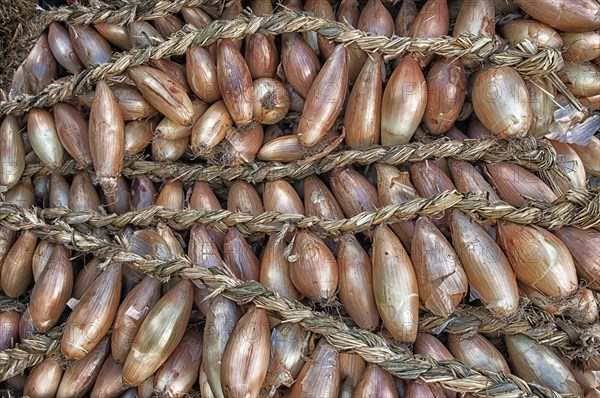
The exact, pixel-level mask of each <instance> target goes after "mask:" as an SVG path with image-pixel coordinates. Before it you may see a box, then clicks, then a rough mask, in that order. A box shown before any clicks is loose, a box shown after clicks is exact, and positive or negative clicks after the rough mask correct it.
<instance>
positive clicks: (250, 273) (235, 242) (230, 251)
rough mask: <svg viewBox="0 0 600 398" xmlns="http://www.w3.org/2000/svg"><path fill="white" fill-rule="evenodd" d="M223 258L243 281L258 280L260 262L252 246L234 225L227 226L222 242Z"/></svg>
mask: <svg viewBox="0 0 600 398" xmlns="http://www.w3.org/2000/svg"><path fill="white" fill-rule="evenodd" d="M223 259H224V260H225V263H226V264H227V265H228V266H229V268H230V269H231V271H232V272H233V274H234V275H235V276H237V277H238V278H240V279H241V280H243V281H258V280H259V279H260V278H259V275H260V262H259V260H258V258H257V257H256V255H255V254H254V250H252V246H250V244H248V242H246V239H244V235H242V233H241V232H240V231H239V230H238V229H237V228H235V227H232V228H229V231H228V232H227V235H225V241H224V242H223Z"/></svg>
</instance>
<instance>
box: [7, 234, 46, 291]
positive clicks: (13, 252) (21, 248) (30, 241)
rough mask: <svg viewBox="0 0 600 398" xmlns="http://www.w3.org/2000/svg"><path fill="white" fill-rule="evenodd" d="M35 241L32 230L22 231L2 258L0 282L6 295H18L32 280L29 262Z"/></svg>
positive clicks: (31, 258) (30, 261)
mask: <svg viewBox="0 0 600 398" xmlns="http://www.w3.org/2000/svg"><path fill="white" fill-rule="evenodd" d="M37 241H38V238H37V236H36V235H34V234H33V233H32V232H29V231H25V232H23V233H22V234H21V235H20V236H19V238H18V239H17V240H16V241H15V243H14V244H13V245H12V247H11V248H10V250H9V252H8V254H7V255H6V257H5V258H4V262H3V264H2V276H1V277H0V282H1V286H2V290H3V291H4V294H5V295H6V296H8V297H11V298H16V297H19V296H20V295H22V294H23V293H25V291H26V290H27V288H28V287H29V284H30V283H31V281H32V280H33V271H32V269H31V263H32V260H33V254H34V252H35V247H36V245H37Z"/></svg>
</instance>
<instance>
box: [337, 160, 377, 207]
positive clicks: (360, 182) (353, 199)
mask: <svg viewBox="0 0 600 398" xmlns="http://www.w3.org/2000/svg"><path fill="white" fill-rule="evenodd" d="M329 183H330V184H331V190H332V192H333V194H334V195H335V197H336V199H337V201H338V203H339V205H340V207H341V208H342V210H343V211H344V214H345V215H346V217H353V216H355V215H356V214H358V213H361V212H365V211H374V210H375V209H377V208H378V207H379V198H378V197H377V190H376V189H375V187H374V186H373V185H372V184H371V183H370V182H369V180H367V179H366V178H365V177H364V176H363V175H362V174H360V173H359V172H358V171H356V170H354V169H351V168H349V167H344V168H340V167H336V168H335V169H333V170H332V171H331V173H330V175H329Z"/></svg>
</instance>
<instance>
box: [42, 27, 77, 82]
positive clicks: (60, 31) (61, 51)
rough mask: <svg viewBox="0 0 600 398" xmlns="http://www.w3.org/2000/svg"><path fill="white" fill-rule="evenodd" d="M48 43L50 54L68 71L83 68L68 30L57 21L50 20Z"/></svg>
mask: <svg viewBox="0 0 600 398" xmlns="http://www.w3.org/2000/svg"><path fill="white" fill-rule="evenodd" d="M48 45H49V46H50V50H51V51H52V55H54V58H55V59H56V60H57V61H58V63H59V64H61V65H62V66H63V67H64V68H65V69H67V70H68V71H69V72H70V73H73V74H75V73H78V72H81V71H82V70H83V64H82V63H81V61H80V60H79V57H77V53H76V52H75V48H74V47H73V43H71V38H70V37H69V32H68V31H67V29H65V28H64V27H63V26H62V25H61V24H59V23H58V22H52V23H51V24H50V27H49V28H48Z"/></svg>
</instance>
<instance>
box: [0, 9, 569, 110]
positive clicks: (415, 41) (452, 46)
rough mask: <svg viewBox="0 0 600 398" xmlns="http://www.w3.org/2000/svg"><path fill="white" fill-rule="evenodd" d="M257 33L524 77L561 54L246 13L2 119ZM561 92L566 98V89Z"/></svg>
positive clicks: (121, 61)
mask: <svg viewBox="0 0 600 398" xmlns="http://www.w3.org/2000/svg"><path fill="white" fill-rule="evenodd" d="M257 31H261V32H263V33H267V34H272V35H278V34H281V33H285V32H303V31H313V32H318V33H319V34H321V35H322V36H324V37H325V38H327V39H328V40H331V41H335V42H337V43H343V44H344V45H350V44H356V45H357V46H358V47H359V48H361V49H362V50H364V51H367V52H379V53H382V54H385V55H388V56H390V57H397V56H400V55H402V54H404V53H419V54H438V55H441V56H444V57H465V58H467V59H471V60H476V61H479V62H483V61H490V62H492V63H493V64H496V65H503V66H511V67H513V68H514V69H515V70H516V71H517V72H519V73H521V74H522V75H523V76H524V77H536V76H541V77H543V76H548V75H549V74H551V73H553V72H555V71H557V70H558V69H559V68H560V66H561V63H562V57H561V55H560V52H558V51H557V50H555V49H551V48H543V49H535V51H534V52H535V54H532V53H531V51H529V50H531V49H524V48H519V46H517V48H509V47H506V46H505V45H503V44H501V43H500V42H498V41H497V40H494V39H490V38H486V37H475V36H472V35H471V36H469V35H467V36H461V37H458V38H452V37H439V38H407V37H397V36H394V37H392V38H388V37H385V36H376V35H371V34H367V33H365V32H362V31H360V30H356V29H353V28H352V27H350V26H349V25H346V24H342V23H338V22H334V21H330V20H327V19H323V18H319V17H315V16H311V15H308V14H306V13H300V12H295V11H291V10H286V11H282V12H278V13H275V14H272V15H268V16H254V15H252V14H251V13H249V12H244V13H242V14H240V15H239V16H238V17H237V18H236V19H234V20H231V21H224V20H217V21H214V22H212V23H211V24H210V25H209V26H207V27H206V28H204V29H200V30H197V29H195V28H193V27H191V26H190V25H186V26H185V27H184V28H183V29H181V30H180V31H179V32H177V33H175V34H173V35H172V36H171V37H170V38H169V39H167V40H165V41H164V42H162V43H157V44H156V45H151V46H147V47H144V48H135V49H131V50H129V51H126V52H122V53H117V54H115V55H114V56H113V58H112V59H111V60H110V61H109V62H107V63H104V64H101V65H98V66H96V67H94V68H88V69H85V70H84V71H82V72H81V73H80V74H78V75H74V76H71V77H70V78H68V79H66V80H65V81H63V82H53V83H51V84H49V85H48V86H47V87H46V88H45V89H44V91H43V92H41V93H39V94H35V95H23V96H22V97H20V98H19V99H17V100H15V101H6V102H4V103H2V104H1V106H0V115H8V114H12V113H15V112H23V111H27V110H29V109H31V108H32V107H43V106H51V105H54V104H56V103H57V102H61V101H66V100H68V99H70V98H72V97H73V96H74V95H76V94H78V93H82V92H85V91H86V90H88V89H89V88H90V87H92V85H93V84H94V83H96V82H98V81H100V80H104V79H107V78H109V77H115V76H118V75H120V74H122V73H124V72H125V71H126V70H127V68H129V67H131V66H137V65H141V64H144V63H147V62H148V61H150V60H152V59H160V58H164V57H169V56H172V55H180V54H183V53H185V52H186V51H187V49H188V48H190V47H195V46H199V45H202V46H206V45H209V44H212V43H214V42H215V41H217V40H218V39H220V38H229V39H241V38H244V37H245V36H247V35H250V34H253V33H256V32H257ZM557 84H559V85H560V84H562V83H560V82H558V83H557ZM557 88H558V89H559V90H560V91H561V92H562V91H563V90H566V87H565V86H564V85H562V87H557ZM565 94H566V95H568V90H566V91H565Z"/></svg>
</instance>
